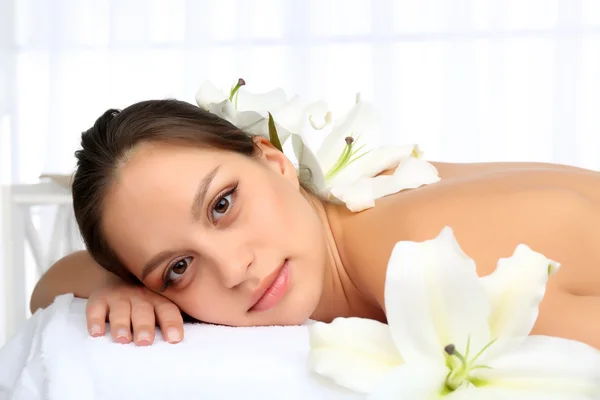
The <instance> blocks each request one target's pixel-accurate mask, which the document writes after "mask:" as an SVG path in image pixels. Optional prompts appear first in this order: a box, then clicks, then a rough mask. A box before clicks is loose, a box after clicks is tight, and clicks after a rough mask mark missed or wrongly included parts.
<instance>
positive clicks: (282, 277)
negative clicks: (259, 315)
mask: <svg viewBox="0 0 600 400" xmlns="http://www.w3.org/2000/svg"><path fill="white" fill-rule="evenodd" d="M289 283H290V271H289V268H288V260H285V262H284V263H283V265H282V266H281V267H280V268H278V269H277V270H276V271H274V272H273V273H272V274H271V275H269V276H267V277H266V278H265V279H264V280H263V283H262V284H261V287H260V288H258V290H256V291H255V292H254V293H253V295H252V299H253V300H252V303H250V304H253V305H252V307H250V309H249V310H248V311H266V310H269V309H271V308H273V307H274V306H275V305H277V303H279V302H280V301H281V299H282V298H283V296H284V295H285V294H286V293H287V291H288V289H289ZM255 299H256V300H255Z"/></svg>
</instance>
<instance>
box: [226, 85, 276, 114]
mask: <svg viewBox="0 0 600 400" xmlns="http://www.w3.org/2000/svg"><path fill="white" fill-rule="evenodd" d="M286 102H287V95H286V94H285V91H284V90H283V89H280V88H277V89H273V90H270V91H268V92H264V93H252V92H250V91H248V90H245V88H240V89H239V90H238V98H237V109H238V110H240V111H258V112H264V113H266V112H271V113H274V112H275V111H276V110H277V109H279V108H280V107H282V106H283V105H284V104H285V103H286Z"/></svg>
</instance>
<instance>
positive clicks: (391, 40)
mask: <svg viewBox="0 0 600 400" xmlns="http://www.w3.org/2000/svg"><path fill="white" fill-rule="evenodd" d="M599 72H600V1H598V0H303V1H301V0H212V1H207V0H114V1H112V0H0V180H1V182H2V183H7V182H35V181H36V180H37V177H38V176H39V174H40V173H42V172H63V173H70V172H72V170H73V167H74V157H73V152H74V151H75V150H76V149H77V147H78V144H79V135H80V133H81V132H82V131H83V130H86V129H87V128H89V127H90V126H91V125H92V124H93V122H94V120H95V119H96V118H97V117H98V116H100V114H101V113H102V112H103V111H104V110H106V109H108V108H113V107H116V108H122V107H125V106H127V105H129V104H131V103H132V102H135V101H139V100H144V99H148V98H165V97H177V98H180V99H183V100H187V101H190V102H193V98H194V94H195V92H196V90H197V88H198V87H199V86H200V85H201V84H202V83H203V82H204V81H206V80H211V81H213V82H215V83H216V84H218V85H219V86H221V87H224V88H228V87H229V86H230V85H231V84H232V83H234V82H235V81H236V80H237V79H238V78H239V77H243V78H244V79H245V80H246V81H247V83H248V89H249V90H254V91H263V90H269V89H272V88H274V87H282V88H284V89H286V90H287V91H288V92H289V93H298V94H300V95H302V96H304V97H307V98H310V99H319V98H324V99H326V100H327V101H328V102H329V103H330V104H331V105H332V106H333V108H334V111H335V110H343V109H344V108H345V107H347V106H349V105H350V104H351V103H352V102H353V101H354V95H355V93H356V92H361V93H362V96H363V98H365V99H368V100H371V101H373V102H375V103H376V105H377V107H378V108H379V109H380V110H381V113H382V117H383V120H384V126H385V130H384V135H383V137H382V138H381V140H382V141H383V142H387V143H418V144H419V145H420V146H421V148H422V149H423V150H424V151H425V156H426V158H428V159H430V160H446V161H459V162H460V161H492V160H506V161H512V160H528V161H549V162H559V163H566V164H572V165H577V166H582V167H586V168H593V169H599V168H600V134H599V133H600V131H599V130H600V73H599ZM2 267H3V266H2V265H0V277H1V276H3V275H2V273H1V272H2V271H1V269H2ZM2 301H3V298H2V296H1V295H0V309H2V307H3V304H2ZM0 321H1V319H0Z"/></svg>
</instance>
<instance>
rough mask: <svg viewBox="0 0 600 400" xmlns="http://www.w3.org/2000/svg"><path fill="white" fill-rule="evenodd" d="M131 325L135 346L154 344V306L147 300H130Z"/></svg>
mask: <svg viewBox="0 0 600 400" xmlns="http://www.w3.org/2000/svg"><path fill="white" fill-rule="evenodd" d="M131 325H132V326H133V340H134V342H135V344H136V345H138V346H148V345H150V344H152V343H153V342H154V327H155V325H156V322H155V318H154V306H153V305H152V303H150V302H149V301H148V300H147V299H143V298H140V297H132V298H131Z"/></svg>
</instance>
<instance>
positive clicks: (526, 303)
mask: <svg viewBox="0 0 600 400" xmlns="http://www.w3.org/2000/svg"><path fill="white" fill-rule="evenodd" d="M559 267H560V264H559V263H557V262H555V261H552V260H549V259H547V258H546V257H544V256H543V255H542V254H540V253H537V252H535V251H533V250H531V249H530V248H529V247H528V246H526V245H524V244H521V245H519V246H517V247H516V249H515V251H514V253H513V255H512V256H511V257H509V258H501V259H500V260H498V265H497V267H496V270H495V271H494V272H493V273H492V274H490V275H488V276H486V277H483V278H481V282H482V284H483V285H484V287H485V289H486V291H487V293H488V296H489V299H490V304H491V307H492V312H491V315H490V321H489V322H490V334H491V335H492V339H495V338H497V339H498V341H497V342H496V344H495V345H494V348H493V349H491V351H492V352H498V351H500V350H503V347H504V346H505V345H509V343H510V345H518V344H519V343H520V342H521V341H523V340H525V338H526V337H527V336H528V335H529V333H530V332H531V329H532V328H533V325H534V324H535V321H536V320H537V317H538V313H539V304H540V302H541V301H542V299H543V297H544V294H545V293H546V284H547V282H548V278H549V276H551V275H552V274H554V273H555V272H556V271H557V270H558V269H559Z"/></svg>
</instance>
